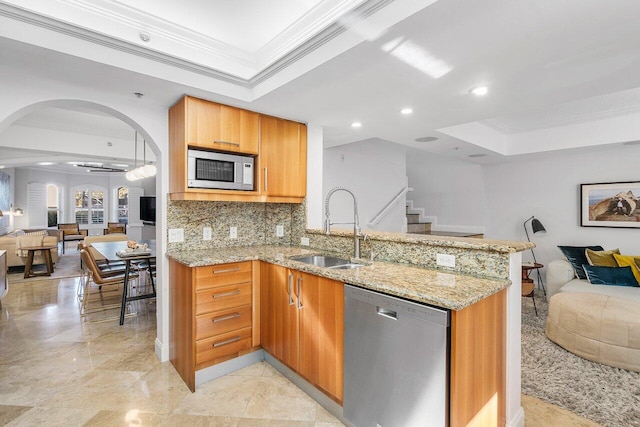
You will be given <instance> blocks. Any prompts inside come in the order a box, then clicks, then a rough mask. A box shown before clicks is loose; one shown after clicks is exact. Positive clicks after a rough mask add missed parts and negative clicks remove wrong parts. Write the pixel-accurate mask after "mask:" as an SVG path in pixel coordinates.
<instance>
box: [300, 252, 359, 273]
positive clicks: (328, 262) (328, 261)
mask: <svg viewBox="0 0 640 427" xmlns="http://www.w3.org/2000/svg"><path fill="white" fill-rule="evenodd" d="M291 259H292V260H294V261H298V262H303V263H305V264H311V265H315V266H316V267H324V268H334V269H340V270H343V269H345V270H346V269H352V268H358V267H362V266H363V265H364V264H358V263H353V262H351V260H348V259H344V258H338V257H333V256H325V255H311V256H304V257H297V258H291Z"/></svg>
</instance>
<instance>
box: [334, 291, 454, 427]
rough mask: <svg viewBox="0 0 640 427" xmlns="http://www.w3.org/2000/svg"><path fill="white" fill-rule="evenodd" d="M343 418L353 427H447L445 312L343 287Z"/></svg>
mask: <svg viewBox="0 0 640 427" xmlns="http://www.w3.org/2000/svg"><path fill="white" fill-rule="evenodd" d="M344 301H345V305H344V328H345V330H344V401H343V405H344V406H343V408H344V412H343V414H344V417H345V418H346V419H347V420H348V421H349V422H351V423H353V424H354V425H355V426H356V427H414V426H415V427H418V426H419V427H427V426H428V427H433V426H446V425H447V424H448V419H449V399H448V395H449V393H448V384H449V341H450V339H449V311H448V310H445V309H440V308H434V307H429V306H426V305H422V304H418V303H413V302H409V301H405V300H402V299H400V298H395V297H391V296H388V295H383V294H380V293H377V292H371V291H368V290H365V289H361V288H357V287H355V286H352V285H345V291H344Z"/></svg>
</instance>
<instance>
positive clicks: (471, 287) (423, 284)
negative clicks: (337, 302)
mask: <svg viewBox="0 0 640 427" xmlns="http://www.w3.org/2000/svg"><path fill="white" fill-rule="evenodd" d="M314 254H328V255H333V256H341V255H340V254H335V253H329V252H325V251H321V250H316V249H305V248H301V247H297V246H276V245H262V246H240V247H226V248H212V249H205V250H194V251H170V252H168V253H167V256H168V257H169V258H171V259H173V260H175V261H178V262H180V263H181V264H184V265H186V266H188V267H200V266H206V265H217V264H227V263H231V262H240V261H250V260H260V261H266V262H269V263H272V264H277V265H280V266H284V267H288V268H292V269H295V270H299V271H304V272H307V273H311V274H315V275H318V276H322V277H326V278H329V279H334V280H338V281H340V282H344V283H349V284H353V285H356V286H360V287H362V288H366V289H370V290H373V291H378V292H382V293H385V294H388V295H395V296H399V297H401V298H406V299H409V300H412V301H417V302H421V303H425V304H430V305H434V306H437V307H443V308H448V309H451V310H461V309H463V308H465V307H468V306H470V305H472V304H475V303H476V302H478V301H480V300H482V299H484V298H486V297H488V296H490V295H493V294H495V293H497V292H499V291H501V290H503V289H505V288H507V287H508V286H509V285H510V284H511V281H510V280H507V279H487V278H480V277H473V276H467V275H461V274H454V273H449V272H446V271H441V270H431V269H426V268H420V267H415V266H410V265H406V264H395V263H390V262H381V261H375V262H369V261H364V260H359V262H364V263H366V264H368V265H366V266H364V267H360V268H356V269H352V270H336V269H329V268H324V267H316V266H313V265H309V264H305V263H302V262H299V261H295V260H291V259H290V258H291V257H297V256H304V255H314ZM343 258H347V257H343Z"/></svg>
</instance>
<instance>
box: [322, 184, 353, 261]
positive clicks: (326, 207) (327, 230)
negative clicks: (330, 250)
mask: <svg viewBox="0 0 640 427" xmlns="http://www.w3.org/2000/svg"><path fill="white" fill-rule="evenodd" d="M336 191H346V192H347V193H349V194H351V197H353V223H351V222H334V223H332V222H331V219H330V214H329V200H330V199H331V196H333V193H335V192H336ZM331 224H353V257H354V258H360V237H362V234H361V233H360V219H359V218H358V202H357V201H356V195H355V194H353V191H351V190H348V189H346V188H344V187H335V188H332V189H331V190H329V192H328V193H327V198H326V199H325V200H324V233H325V234H326V235H330V234H331Z"/></svg>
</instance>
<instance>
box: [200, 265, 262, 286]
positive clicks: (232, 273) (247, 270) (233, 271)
mask: <svg viewBox="0 0 640 427" xmlns="http://www.w3.org/2000/svg"><path fill="white" fill-rule="evenodd" d="M251 280H252V277H251V261H245V262H235V263H232V264H220V265H209V266H205V267H196V291H199V290H201V289H208V288H214V287H217V286H225V285H230V284H233V283H245V282H251Z"/></svg>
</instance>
